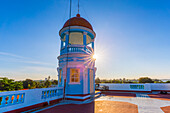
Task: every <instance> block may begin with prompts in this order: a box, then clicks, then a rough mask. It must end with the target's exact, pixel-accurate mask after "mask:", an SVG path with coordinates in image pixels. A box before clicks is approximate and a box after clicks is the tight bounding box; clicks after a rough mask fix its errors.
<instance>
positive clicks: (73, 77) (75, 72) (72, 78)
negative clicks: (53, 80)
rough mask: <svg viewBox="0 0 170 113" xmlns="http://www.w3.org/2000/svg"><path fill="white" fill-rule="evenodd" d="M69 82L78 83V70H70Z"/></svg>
mask: <svg viewBox="0 0 170 113" xmlns="http://www.w3.org/2000/svg"><path fill="white" fill-rule="evenodd" d="M70 82H71V83H72V82H80V69H77V68H76V69H70Z"/></svg>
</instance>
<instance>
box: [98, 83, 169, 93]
mask: <svg viewBox="0 0 170 113" xmlns="http://www.w3.org/2000/svg"><path fill="white" fill-rule="evenodd" d="M104 85H105V86H109V90H115V91H144V92H151V91H163V90H164V91H170V83H146V84H114V83H101V84H100V86H104Z"/></svg>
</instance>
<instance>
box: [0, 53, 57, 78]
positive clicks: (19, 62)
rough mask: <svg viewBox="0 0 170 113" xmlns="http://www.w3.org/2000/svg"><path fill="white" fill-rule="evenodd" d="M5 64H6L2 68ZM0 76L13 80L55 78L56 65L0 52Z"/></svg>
mask: <svg viewBox="0 0 170 113" xmlns="http://www.w3.org/2000/svg"><path fill="white" fill-rule="evenodd" d="M5 64H8V65H7V66H5V67H4V65H5ZM0 74H1V75H0V76H6V77H9V78H13V79H15V80H20V79H26V78H30V79H44V78H45V77H47V76H51V78H55V79H56V78H57V71H56V65H55V64H54V63H47V62H41V61H36V60H33V59H31V58H27V57H24V56H20V55H16V54H13V53H7V52H0Z"/></svg>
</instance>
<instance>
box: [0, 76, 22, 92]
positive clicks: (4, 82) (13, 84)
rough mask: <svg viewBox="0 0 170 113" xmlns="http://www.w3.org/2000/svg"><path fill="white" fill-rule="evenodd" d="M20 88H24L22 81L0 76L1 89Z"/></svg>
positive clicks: (12, 89)
mask: <svg viewBox="0 0 170 113" xmlns="http://www.w3.org/2000/svg"><path fill="white" fill-rule="evenodd" d="M20 89H23V85H22V82H17V81H14V80H13V79H8V78H6V77H4V78H0V91H14V90H20Z"/></svg>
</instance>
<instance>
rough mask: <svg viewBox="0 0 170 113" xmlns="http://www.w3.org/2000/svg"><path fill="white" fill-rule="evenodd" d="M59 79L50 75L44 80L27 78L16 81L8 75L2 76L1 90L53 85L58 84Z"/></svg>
mask: <svg viewBox="0 0 170 113" xmlns="http://www.w3.org/2000/svg"><path fill="white" fill-rule="evenodd" d="M57 84H58V80H50V76H49V77H48V79H47V80H44V81H34V80H31V79H26V80H23V81H14V80H13V79H8V78H6V77H1V78H0V92H1V91H15V90H22V89H34V88H47V87H50V86H51V85H57Z"/></svg>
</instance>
